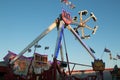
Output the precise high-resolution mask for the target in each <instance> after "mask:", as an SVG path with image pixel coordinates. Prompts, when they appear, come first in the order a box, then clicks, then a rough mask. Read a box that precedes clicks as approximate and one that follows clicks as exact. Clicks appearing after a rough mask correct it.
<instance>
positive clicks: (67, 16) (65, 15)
mask: <svg viewBox="0 0 120 80" xmlns="http://www.w3.org/2000/svg"><path fill="white" fill-rule="evenodd" d="M62 19H63V21H64V22H65V23H66V24H67V25H69V24H70V23H71V22H72V18H71V16H70V13H68V12H66V11H65V10H63V11H62Z"/></svg>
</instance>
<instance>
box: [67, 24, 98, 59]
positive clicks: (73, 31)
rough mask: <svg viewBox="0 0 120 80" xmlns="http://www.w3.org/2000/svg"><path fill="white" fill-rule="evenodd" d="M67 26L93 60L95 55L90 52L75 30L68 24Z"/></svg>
mask: <svg viewBox="0 0 120 80" xmlns="http://www.w3.org/2000/svg"><path fill="white" fill-rule="evenodd" d="M67 28H68V29H69V30H70V31H71V32H72V33H73V35H74V36H75V37H76V38H77V39H78V41H79V42H80V43H81V44H82V46H83V47H84V48H85V49H86V50H87V51H88V53H89V54H90V55H91V56H92V58H93V59H94V60H95V59H96V58H95V56H94V55H93V53H92V52H91V50H90V49H89V48H88V46H87V45H86V44H85V43H84V42H83V41H82V40H81V38H80V36H79V35H78V34H77V33H76V32H75V30H74V29H73V28H72V27H71V26H70V25H68V26H67Z"/></svg>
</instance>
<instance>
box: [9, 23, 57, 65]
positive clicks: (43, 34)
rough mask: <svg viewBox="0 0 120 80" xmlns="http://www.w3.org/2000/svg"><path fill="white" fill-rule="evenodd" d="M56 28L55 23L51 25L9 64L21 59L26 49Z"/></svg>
mask: <svg viewBox="0 0 120 80" xmlns="http://www.w3.org/2000/svg"><path fill="white" fill-rule="evenodd" d="M56 26H57V24H56V22H54V23H52V24H51V25H50V26H49V27H48V28H47V29H46V30H45V31H43V32H42V34H40V35H39V36H38V37H37V38H36V39H34V40H33V41H32V42H31V43H30V44H29V45H28V46H27V47H26V48H24V49H23V50H22V51H21V52H20V53H19V54H18V55H17V56H16V57H15V58H14V59H13V60H11V62H10V64H12V63H13V62H15V61H16V60H17V59H18V58H19V57H21V56H22V55H23V54H24V53H25V52H26V51H28V49H30V48H31V47H32V46H34V45H35V44H36V43H38V41H39V40H41V39H42V38H43V37H44V36H45V35H47V34H48V33H49V32H50V31H52V30H53V29H54V28H55V27H56Z"/></svg>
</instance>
